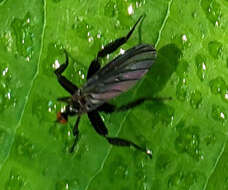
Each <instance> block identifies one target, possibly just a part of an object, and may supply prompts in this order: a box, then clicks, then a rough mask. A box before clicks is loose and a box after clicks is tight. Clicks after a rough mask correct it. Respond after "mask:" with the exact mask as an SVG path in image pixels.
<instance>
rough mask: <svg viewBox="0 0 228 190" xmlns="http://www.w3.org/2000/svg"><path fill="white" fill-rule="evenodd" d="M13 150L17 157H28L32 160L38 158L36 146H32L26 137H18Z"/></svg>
mask: <svg viewBox="0 0 228 190" xmlns="http://www.w3.org/2000/svg"><path fill="white" fill-rule="evenodd" d="M13 146H14V147H13V150H14V153H15V154H16V156H23V157H27V159H29V160H31V159H34V158H37V156H38V152H37V149H36V147H35V145H34V144H32V143H31V142H30V141H29V140H28V139H27V138H26V137H24V136H23V135H21V136H17V137H16V139H15V143H14V145H13Z"/></svg>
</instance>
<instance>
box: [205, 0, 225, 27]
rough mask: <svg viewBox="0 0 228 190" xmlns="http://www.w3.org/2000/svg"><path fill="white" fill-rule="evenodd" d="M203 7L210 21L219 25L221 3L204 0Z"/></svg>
mask: <svg viewBox="0 0 228 190" xmlns="http://www.w3.org/2000/svg"><path fill="white" fill-rule="evenodd" d="M201 7H202V9H203V10H204V13H205V14H206V16H207V19H209V20H210V22H211V23H212V24H213V25H214V26H216V27H218V26H220V23H221V17H222V11H221V7H220V5H219V4H218V3H217V2H216V1H214V0H202V1H201Z"/></svg>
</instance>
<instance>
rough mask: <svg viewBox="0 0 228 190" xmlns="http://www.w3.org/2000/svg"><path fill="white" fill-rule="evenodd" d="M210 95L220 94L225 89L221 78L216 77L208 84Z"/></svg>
mask: <svg viewBox="0 0 228 190" xmlns="http://www.w3.org/2000/svg"><path fill="white" fill-rule="evenodd" d="M209 86H210V88H211V92H212V94H221V93H222V92H223V91H225V89H226V83H225V81H224V79H223V78H222V77H217V78H215V79H212V80H211V81H210V82H209Z"/></svg>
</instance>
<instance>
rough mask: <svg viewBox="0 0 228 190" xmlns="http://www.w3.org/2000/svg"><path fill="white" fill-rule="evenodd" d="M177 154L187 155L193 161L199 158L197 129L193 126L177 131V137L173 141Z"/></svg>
mask: <svg viewBox="0 0 228 190" xmlns="http://www.w3.org/2000/svg"><path fill="white" fill-rule="evenodd" d="M175 148H176V150H177V152H180V153H187V154H188V155H189V156H191V157H192V158H194V159H195V160H197V161H198V160H199V159H200V158H201V153H200V137H199V128H198V127H195V126H191V127H187V128H181V129H179V135H178V137H177V138H176V140H175Z"/></svg>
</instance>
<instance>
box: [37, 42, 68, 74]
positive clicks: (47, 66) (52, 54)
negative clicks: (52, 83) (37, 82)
mask: <svg viewBox="0 0 228 190" xmlns="http://www.w3.org/2000/svg"><path fill="white" fill-rule="evenodd" d="M65 60H66V57H65V54H64V51H63V46H62V45H61V44H59V43H50V44H48V48H47V56H46V57H45V58H44V61H43V63H44V64H41V67H42V72H43V73H44V74H45V75H46V76H48V77H51V76H54V72H53V71H54V70H55V69H57V68H58V67H59V66H60V65H61V64H62V63H64V62H65Z"/></svg>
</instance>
